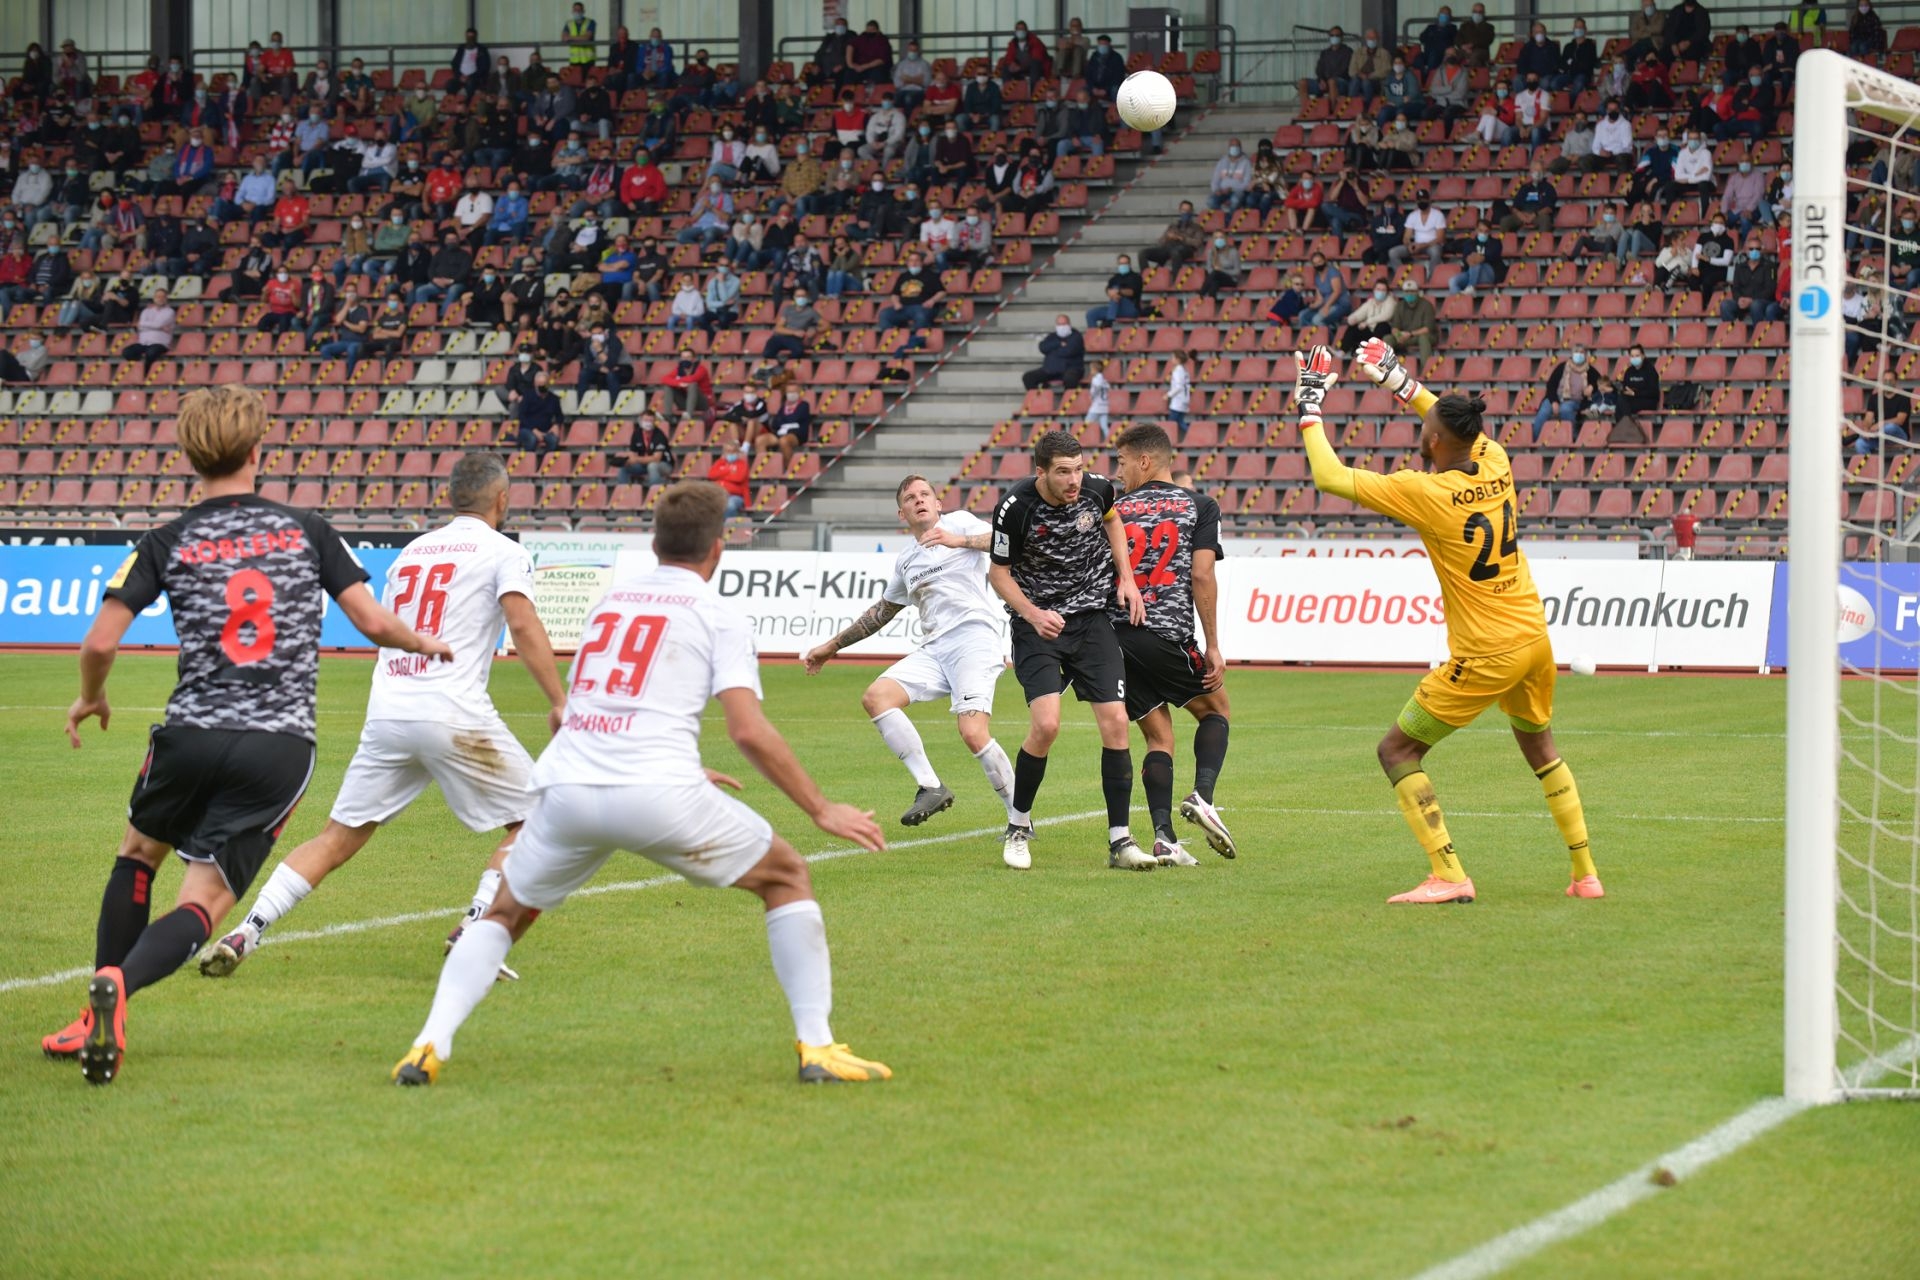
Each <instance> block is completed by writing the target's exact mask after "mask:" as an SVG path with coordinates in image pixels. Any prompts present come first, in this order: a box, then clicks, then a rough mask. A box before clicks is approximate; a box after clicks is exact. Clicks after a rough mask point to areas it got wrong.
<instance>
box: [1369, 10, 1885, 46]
mask: <svg viewBox="0 0 1920 1280" xmlns="http://www.w3.org/2000/svg"><path fill="white" fill-rule="evenodd" d="M1430 7H1431V9H1432V10H1433V11H1434V12H1437V11H1438V10H1439V8H1440V5H1439V4H1438V3H1435V4H1432V5H1431V6H1430ZM1448 7H1449V8H1452V9H1454V10H1456V11H1457V10H1459V9H1460V8H1461V7H1462V6H1461V5H1460V4H1458V3H1454V4H1451V5H1449V6H1448ZM1671 7H1672V6H1671V5H1669V4H1666V3H1665V2H1664V0H1661V3H1660V10H1661V12H1662V13H1663V14H1664V13H1665V12H1666V11H1667V10H1669V9H1670V8H1671ZM1823 7H1824V8H1825V9H1826V11H1827V16H1828V17H1829V18H1831V19H1834V20H1833V21H1830V22H1828V23H1827V30H1829V31H1834V30H1840V31H1844V30H1846V26H1847V24H1846V17H1847V14H1848V13H1849V12H1850V10H1849V8H1848V6H1847V5H1846V4H1845V3H1842V0H1824V3H1823ZM1790 8H1791V6H1789V5H1782V4H1777V3H1776V4H1720V3H1718V0H1716V2H1715V3H1714V5H1713V7H1712V10H1711V13H1712V18H1713V30H1714V32H1715V34H1719V33H1721V32H1728V33H1731V32H1732V31H1733V30H1734V28H1736V27H1740V26H1745V27H1747V28H1749V29H1751V30H1752V31H1754V32H1755V33H1756V36H1755V38H1756V39H1758V38H1761V37H1760V36H1759V34H1758V33H1760V32H1768V33H1771V32H1772V30H1773V24H1774V23H1776V22H1779V21H1782V20H1784V19H1786V18H1789V17H1790V16H1791V15H1790V13H1789V9H1790ZM1873 10H1874V12H1875V13H1877V14H1879V15H1880V19H1881V21H1883V22H1885V23H1886V25H1887V27H1888V28H1889V29H1892V28H1893V27H1895V26H1898V25H1900V24H1899V23H1896V22H1894V21H1893V19H1894V18H1896V17H1902V16H1904V17H1906V18H1908V19H1910V20H1912V21H1916V22H1920V0H1886V3H1884V4H1883V3H1879V0H1876V2H1875V4H1874V6H1873ZM1575 18H1580V19H1581V20H1582V21H1584V22H1585V23H1586V24H1587V34H1588V35H1590V36H1592V37H1593V40H1594V43H1595V44H1597V45H1602V46H1604V45H1605V43H1606V42H1607V41H1608V40H1609V39H1612V38H1614V37H1616V36H1625V35H1626V34H1627V23H1628V22H1629V20H1630V18H1631V15H1629V14H1625V13H1622V12H1620V11H1618V10H1617V9H1614V8H1612V7H1608V8H1607V9H1606V10H1605V11H1603V12H1599V13H1596V14H1593V15H1587V14H1552V15H1544V14H1530V13H1517V12H1516V13H1493V12H1491V11H1489V12H1488V14H1487V21H1488V22H1489V23H1491V24H1492V26H1493V27H1494V47H1495V51H1496V52H1497V51H1498V48H1499V45H1500V42H1501V41H1502V40H1524V39H1525V38H1526V35H1527V32H1528V31H1530V30H1532V26H1533V23H1534V22H1535V21H1540V22H1545V23H1547V24H1548V25H1547V29H1548V32H1549V33H1550V34H1554V35H1555V37H1556V38H1558V32H1556V30H1555V28H1556V26H1557V27H1558V30H1559V31H1561V32H1563V31H1566V30H1569V29H1571V27H1572V24H1573V20H1574V19H1575ZM1432 21H1433V16H1432V13H1428V14H1425V15H1422V16H1421V17H1418V18H1407V19H1405V20H1403V21H1402V22H1401V23H1400V45H1401V47H1402V48H1405V47H1408V46H1410V45H1417V44H1418V43H1419V42H1420V32H1422V31H1424V30H1426V29H1427V25H1428V24H1429V23H1431V22H1432ZM1459 21H1460V15H1459V13H1458V12H1456V13H1455V14H1454V25H1456V26H1458V25H1459ZM1502 24H1505V27H1504V29H1505V30H1507V31H1509V32H1510V33H1511V34H1508V35H1504V36H1503V35H1501V34H1500V32H1501V31H1502V29H1503V26H1502Z"/></svg>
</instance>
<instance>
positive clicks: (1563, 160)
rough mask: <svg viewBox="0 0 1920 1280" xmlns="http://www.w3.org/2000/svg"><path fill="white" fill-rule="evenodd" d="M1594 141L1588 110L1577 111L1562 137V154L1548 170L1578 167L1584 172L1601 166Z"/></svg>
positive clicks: (1560, 172) (1558, 171) (1567, 170)
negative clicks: (1594, 152) (1594, 147)
mask: <svg viewBox="0 0 1920 1280" xmlns="http://www.w3.org/2000/svg"><path fill="white" fill-rule="evenodd" d="M1629 140H1631V139H1629ZM1593 143H1594V124H1593V121H1592V120H1591V119H1589V118H1588V117H1587V113H1586V112H1584V111H1575V112H1574V113H1573V119H1572V120H1571V121H1569V122H1568V124H1567V131H1566V133H1565V134H1564V135H1562V137H1561V139H1560V154H1559V155H1557V156H1555V157H1554V158H1553V161H1552V163H1551V164H1549V165H1548V166H1547V169H1548V171H1549V172H1551V173H1554V174H1562V173H1568V172H1570V171H1572V170H1574V169H1578V170H1580V172H1582V173H1592V172H1593V171H1594V170H1595V169H1596V168H1598V167H1599V161H1598V159H1597V157H1595V155H1594V154H1593Z"/></svg>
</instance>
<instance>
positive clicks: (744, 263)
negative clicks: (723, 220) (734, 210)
mask: <svg viewBox="0 0 1920 1280" xmlns="http://www.w3.org/2000/svg"><path fill="white" fill-rule="evenodd" d="M765 234H766V228H765V227H764V226H762V225H761V224H760V223H759V222H758V221H757V220H756V219H755V218H754V216H753V210H751V209H742V210H741V211H740V213H739V215H738V216H737V217H736V218H735V219H734V223H733V228H732V229H731V230H730V231H729V232H728V233H727V239H726V243H725V246H724V248H723V250H722V252H724V253H725V254H726V257H727V261H728V262H731V263H732V264H733V265H734V266H736V267H738V268H739V269H740V270H742V271H758V270H760V269H761V268H763V267H765V266H767V265H768V264H769V263H771V262H772V260H773V259H772V257H771V256H770V255H768V254H767V252H766V250H764V249H763V248H761V243H762V240H763V239H764V237H765Z"/></svg>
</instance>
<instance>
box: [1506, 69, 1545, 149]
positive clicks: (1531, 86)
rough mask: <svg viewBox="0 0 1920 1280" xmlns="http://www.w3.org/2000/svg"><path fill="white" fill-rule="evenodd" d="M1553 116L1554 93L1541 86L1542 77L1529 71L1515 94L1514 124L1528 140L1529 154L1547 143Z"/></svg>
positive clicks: (1516, 132)
mask: <svg viewBox="0 0 1920 1280" xmlns="http://www.w3.org/2000/svg"><path fill="white" fill-rule="evenodd" d="M1552 116H1553V95H1552V94H1550V93H1548V92H1547V91H1546V90H1545V89H1544V88H1542V87H1541V84H1540V77H1539V76H1537V75H1535V74H1533V73H1532V72H1529V73H1528V74H1527V78H1526V79H1525V80H1524V81H1523V82H1522V84H1521V88H1520V92H1518V93H1516V94H1514V95H1513V124H1514V132H1515V134H1516V135H1517V136H1519V137H1522V138H1525V139H1526V141H1527V154H1528V155H1529V156H1531V155H1532V154H1533V152H1534V151H1535V150H1536V149H1538V148H1540V147H1543V146H1545V145H1546V143H1547V140H1548V137H1549V126H1550V125H1551V123H1552Z"/></svg>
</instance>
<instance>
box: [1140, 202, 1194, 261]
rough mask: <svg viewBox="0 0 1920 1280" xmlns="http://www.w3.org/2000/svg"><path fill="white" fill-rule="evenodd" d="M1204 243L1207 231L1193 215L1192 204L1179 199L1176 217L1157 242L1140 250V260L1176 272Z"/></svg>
mask: <svg viewBox="0 0 1920 1280" xmlns="http://www.w3.org/2000/svg"><path fill="white" fill-rule="evenodd" d="M1206 243H1207V229H1206V227H1205V226H1204V225H1203V224H1202V223H1201V221H1200V219H1199V218H1198V217H1197V216H1195V214H1194V210H1193V202H1192V201H1191V200H1182V201H1181V202H1180V212H1179V214H1178V216H1176V217H1175V218H1174V220H1173V221H1172V222H1171V223H1169V224H1168V226H1167V229H1166V230H1165V231H1163V232H1161V233H1160V239H1159V240H1158V241H1156V242H1155V243H1153V244H1150V245H1148V246H1147V247H1146V248H1144V249H1142V250H1141V251H1140V261H1141V262H1142V263H1146V264H1151V265H1153V266H1165V267H1166V268H1167V269H1168V270H1170V271H1178V270H1179V269H1180V268H1181V267H1183V266H1185V265H1186V263H1187V259H1188V258H1191V257H1192V256H1193V255H1194V254H1196V253H1198V252H1199V251H1200V250H1201V249H1202V248H1204V247H1205V245H1206Z"/></svg>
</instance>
